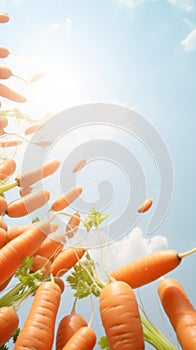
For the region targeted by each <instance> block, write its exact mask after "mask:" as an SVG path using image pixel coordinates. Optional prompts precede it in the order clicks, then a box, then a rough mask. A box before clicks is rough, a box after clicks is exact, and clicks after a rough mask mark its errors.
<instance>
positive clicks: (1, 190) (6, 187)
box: [0, 180, 18, 195]
mask: <svg viewBox="0 0 196 350" xmlns="http://www.w3.org/2000/svg"><path fill="white" fill-rule="evenodd" d="M16 186H18V181H17V180H14V181H13V182H10V183H8V184H5V185H1V186H0V195H1V194H2V193H4V192H6V191H9V190H11V189H12V188H14V187H16Z"/></svg>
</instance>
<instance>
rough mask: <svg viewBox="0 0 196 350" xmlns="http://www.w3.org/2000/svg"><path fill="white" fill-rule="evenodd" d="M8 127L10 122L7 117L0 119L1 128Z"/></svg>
mask: <svg viewBox="0 0 196 350" xmlns="http://www.w3.org/2000/svg"><path fill="white" fill-rule="evenodd" d="M7 125H8V120H7V118H6V117H0V128H2V129H3V128H6V126H7Z"/></svg>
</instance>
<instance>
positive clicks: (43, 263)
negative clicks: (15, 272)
mask: <svg viewBox="0 0 196 350" xmlns="http://www.w3.org/2000/svg"><path fill="white" fill-rule="evenodd" d="M50 266H51V262H50V260H49V259H47V258H45V257H43V256H40V255H34V257H33V262H32V265H31V268H30V272H35V271H37V270H40V269H42V270H43V275H42V279H45V278H47V277H49V275H50Z"/></svg>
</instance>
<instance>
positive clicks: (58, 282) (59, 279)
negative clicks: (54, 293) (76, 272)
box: [54, 277, 65, 294]
mask: <svg viewBox="0 0 196 350" xmlns="http://www.w3.org/2000/svg"><path fill="white" fill-rule="evenodd" d="M54 282H55V283H56V284H58V286H59V287H60V289H61V294H62V293H63V292H64V290H65V283H64V282H63V280H62V279H61V278H60V277H54Z"/></svg>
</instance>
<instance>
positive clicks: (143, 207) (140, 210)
mask: <svg viewBox="0 0 196 350" xmlns="http://www.w3.org/2000/svg"><path fill="white" fill-rule="evenodd" d="M151 206H152V199H151V198H149V199H146V200H145V201H144V203H142V204H141V205H140V206H139V208H138V213H145V212H146V211H147V210H149V209H150V208H151Z"/></svg>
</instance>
